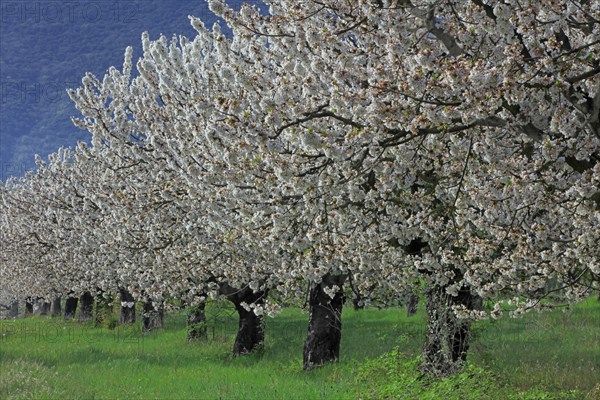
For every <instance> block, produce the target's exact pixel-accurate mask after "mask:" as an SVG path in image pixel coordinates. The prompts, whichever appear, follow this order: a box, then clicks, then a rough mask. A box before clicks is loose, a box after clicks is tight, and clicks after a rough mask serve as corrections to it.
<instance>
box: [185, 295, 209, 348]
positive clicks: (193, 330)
mask: <svg viewBox="0 0 600 400" xmlns="http://www.w3.org/2000/svg"><path fill="white" fill-rule="evenodd" d="M205 307H206V303H205V302H201V303H200V304H198V305H197V306H192V307H190V309H189V311H188V315H187V327H188V331H187V340H188V342H194V341H196V340H203V339H206V338H207V334H206V314H205V313H204V308H205Z"/></svg>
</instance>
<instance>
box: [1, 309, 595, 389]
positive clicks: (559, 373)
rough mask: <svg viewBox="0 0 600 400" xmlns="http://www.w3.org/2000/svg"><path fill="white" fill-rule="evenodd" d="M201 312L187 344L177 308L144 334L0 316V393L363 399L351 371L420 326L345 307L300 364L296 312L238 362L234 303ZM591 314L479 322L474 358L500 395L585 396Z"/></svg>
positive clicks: (300, 324) (405, 354)
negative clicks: (327, 349) (323, 354)
mask: <svg viewBox="0 0 600 400" xmlns="http://www.w3.org/2000/svg"><path fill="white" fill-rule="evenodd" d="M208 318H209V324H208V328H209V329H208V333H209V340H208V341H201V342H198V343H195V344H192V345H189V344H188V343H187V342H186V339H185V315H183V314H181V313H175V314H170V315H168V316H167V318H166V325H165V327H164V328H163V329H161V330H159V331H156V332H153V333H150V334H146V335H142V334H141V332H140V327H139V325H136V326H134V327H118V328H116V329H114V330H109V329H101V328H94V327H92V326H91V325H90V324H81V323H77V322H65V321H62V320H60V319H45V318H40V317H38V318H28V319H24V320H16V321H0V328H1V329H0V331H1V333H2V337H1V338H0V398H2V399H5V398H6V399H11V398H36V399H38V398H47V399H56V398H78V399H90V398H103V399H129V398H140V399H141V398H143V399H150V398H169V399H188V398H200V399H205V398H206V399H219V398H220V399H238V398H243V399H278V398H286V399H311V398H313V399H320V398H327V399H330V398H349V399H351V398H356V397H357V396H364V395H365V392H364V390H363V389H364V386H365V383H364V382H361V380H360V379H359V375H360V374H359V371H361V370H363V369H364V365H365V364H366V363H368V361H369V360H373V359H377V357H379V356H380V355H382V354H383V353H386V352H389V351H391V350H392V349H394V348H397V350H396V353H397V354H398V357H400V358H401V360H404V361H402V362H403V363H405V364H406V363H409V364H410V360H413V359H414V357H415V356H417V355H418V354H419V353H420V351H421V348H422V344H423V338H424V333H425V318H424V315H423V313H422V311H420V312H419V313H418V314H417V315H416V316H414V317H411V318H407V317H406V315H405V310H403V309H400V308H389V309H385V310H377V309H367V310H362V311H354V310H352V309H350V308H347V309H345V310H344V315H343V333H342V345H341V353H342V354H341V360H340V362H339V363H337V364H334V365H329V366H326V367H324V368H320V369H317V370H314V371H310V372H305V371H302V345H303V340H304V335H305V333H306V323H307V315H306V314H304V313H302V312H301V311H300V310H298V309H286V310H284V311H283V312H282V314H281V315H279V316H278V317H277V318H275V319H269V320H268V321H267V327H266V339H265V347H264V349H263V350H262V351H260V352H259V353H257V354H253V355H250V356H244V357H238V358H233V357H231V355H230V353H231V347H232V343H233V338H234V335H235V330H236V327H237V320H236V318H235V314H234V312H233V310H232V309H231V308H229V307H228V306H223V305H219V306H213V307H210V308H209V309H208ZM599 318H600V303H598V302H597V301H596V300H595V299H590V300H588V301H587V302H585V303H582V304H581V305H579V306H577V307H576V308H575V310H574V311H573V313H572V315H564V314H562V313H560V312H553V313H544V314H539V315H538V314H532V315H527V316H525V317H524V318H523V319H519V320H508V319H502V320H500V321H485V322H480V323H477V324H476V325H475V328H474V339H473V342H472V351H471V353H470V360H471V362H472V365H473V366H475V367H477V368H483V369H484V370H485V371H489V372H490V376H493V377H494V382H496V383H497V386H498V387H501V388H504V389H502V390H504V391H503V392H502V393H507V392H506V390H508V391H509V392H510V391H513V392H515V393H516V392H519V391H522V392H527V391H529V393H547V394H548V396H550V397H540V396H538V397H535V396H537V395H535V396H534V395H532V396H534V397H530V398H531V399H534V398H554V397H552V393H554V394H558V393H560V392H566V391H568V390H576V391H577V393H580V394H581V395H582V396H584V395H588V398H591V397H589V393H591V391H592V390H593V389H594V387H595V386H596V385H597V384H598V383H599V382H598V376H600V370H599V368H600V320H599ZM377 362H378V361H375V363H377ZM409 364H406V365H409ZM371 373H372V371H371ZM362 376H363V377H364V376H370V375H369V374H366V375H365V374H364V373H363V375H362ZM485 376H487V375H485ZM396 379H398V378H396ZM486 379H487V378H486ZM375 381H376V379H373V382H374V384H375V385H377V384H378V383H377V382H375ZM382 382H383V381H382ZM507 387H508V389H506V388H507ZM376 392H377V391H375V393H376ZM423 393H425V392H423ZM435 393H437V392H435ZM556 396H558V395H556ZM556 396H555V397H556ZM367 397H368V396H367ZM474 398H475V397H474ZM522 398H527V397H522ZM556 398H557V397H556Z"/></svg>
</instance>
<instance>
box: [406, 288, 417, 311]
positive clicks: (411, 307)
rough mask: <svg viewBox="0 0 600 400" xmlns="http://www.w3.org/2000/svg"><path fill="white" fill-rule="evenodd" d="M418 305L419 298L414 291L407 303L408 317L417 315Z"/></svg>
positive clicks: (409, 295)
mask: <svg viewBox="0 0 600 400" xmlns="http://www.w3.org/2000/svg"><path fill="white" fill-rule="evenodd" d="M417 304H419V296H417V295H416V294H415V293H413V292H412V291H411V292H410V293H409V294H408V300H407V302H406V316H407V317H412V316H413V315H415V314H416V313H417Z"/></svg>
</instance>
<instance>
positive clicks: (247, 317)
mask: <svg viewBox="0 0 600 400" xmlns="http://www.w3.org/2000/svg"><path fill="white" fill-rule="evenodd" d="M221 293H222V294H225V295H226V296H227V299H228V300H229V301H231V302H232V303H233V305H234V306H235V309H236V311H237V312H238V316H239V324H238V331H237V335H236V336H235V342H234V344H233V355H234V356H239V355H242V354H248V353H251V352H253V351H255V350H258V349H260V348H262V346H263V344H264V341H265V318H264V317H263V316H262V315H256V314H255V313H254V311H253V310H252V309H250V310H246V308H244V306H242V303H246V304H248V305H249V304H257V305H260V304H263V303H264V300H265V299H266V297H267V291H258V292H256V293H255V292H254V291H253V290H252V289H250V288H249V287H248V286H246V287H244V288H243V289H236V288H233V287H231V286H229V285H227V284H223V285H221Z"/></svg>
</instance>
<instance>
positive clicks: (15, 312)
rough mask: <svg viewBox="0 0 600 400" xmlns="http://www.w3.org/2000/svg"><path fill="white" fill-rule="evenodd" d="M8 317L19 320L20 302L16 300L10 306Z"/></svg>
mask: <svg viewBox="0 0 600 400" xmlns="http://www.w3.org/2000/svg"><path fill="white" fill-rule="evenodd" d="M8 316H9V317H11V318H17V317H18V316H19V300H15V301H13V302H12V303H11V304H10V309H9V311H8Z"/></svg>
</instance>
